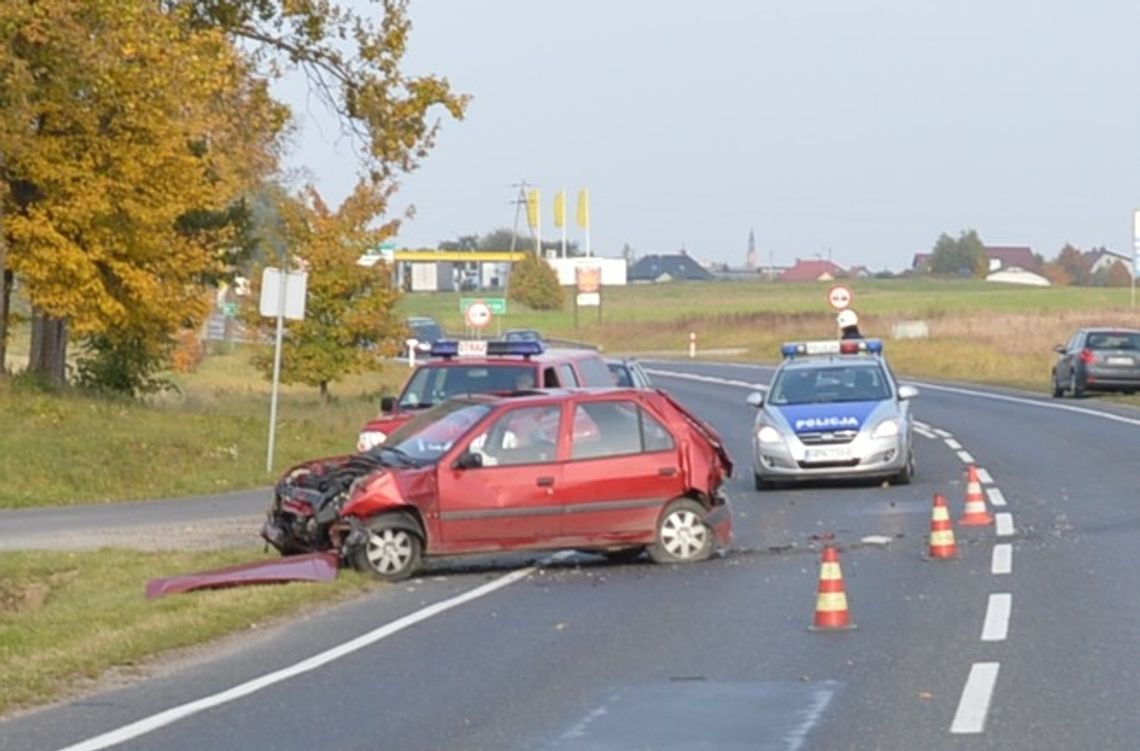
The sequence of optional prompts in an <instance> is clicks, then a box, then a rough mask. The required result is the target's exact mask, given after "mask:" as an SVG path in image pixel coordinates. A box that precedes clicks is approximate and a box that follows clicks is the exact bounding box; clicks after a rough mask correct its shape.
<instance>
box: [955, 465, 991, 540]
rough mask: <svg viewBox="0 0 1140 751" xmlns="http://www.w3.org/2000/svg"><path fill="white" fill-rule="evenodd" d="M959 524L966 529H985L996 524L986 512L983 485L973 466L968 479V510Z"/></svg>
mask: <svg viewBox="0 0 1140 751" xmlns="http://www.w3.org/2000/svg"><path fill="white" fill-rule="evenodd" d="M958 523H959V524H961V525H962V526H964V527H984V526H986V525H987V524H993V523H994V518H993V517H992V516H990V512H989V511H987V510H986V497H985V496H984V495H983V494H982V483H981V482H979V481H978V470H977V468H976V467H975V466H974V465H973V464H971V465H970V471H969V474H968V475H967V478H966V510H965V512H964V513H963V514H962V518H961V519H959V520H958Z"/></svg>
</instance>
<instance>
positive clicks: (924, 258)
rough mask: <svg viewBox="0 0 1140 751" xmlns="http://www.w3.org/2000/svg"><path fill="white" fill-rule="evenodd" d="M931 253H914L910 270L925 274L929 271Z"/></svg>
mask: <svg viewBox="0 0 1140 751" xmlns="http://www.w3.org/2000/svg"><path fill="white" fill-rule="evenodd" d="M933 256H934V254H933V253H915V254H914V258H912V259H911V262H910V270H911V271H917V272H919V273H921V274H925V273H927V272H929V271H930V259H931V258H932V257H933Z"/></svg>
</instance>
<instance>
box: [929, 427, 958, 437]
mask: <svg viewBox="0 0 1140 751" xmlns="http://www.w3.org/2000/svg"><path fill="white" fill-rule="evenodd" d="M934 432H935V433H937V434H938V437H939V438H953V437H954V434H953V433H951V432H950V431H948V430H943V429H942V428H935V429H934Z"/></svg>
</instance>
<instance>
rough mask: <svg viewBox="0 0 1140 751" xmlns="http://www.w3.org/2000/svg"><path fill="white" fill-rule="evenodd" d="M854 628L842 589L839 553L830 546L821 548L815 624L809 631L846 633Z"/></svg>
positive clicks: (844, 592) (845, 594)
mask: <svg viewBox="0 0 1140 751" xmlns="http://www.w3.org/2000/svg"><path fill="white" fill-rule="evenodd" d="M853 628H855V624H854V623H852V622H851V614H850V613H849V612H847V590H846V589H844V587H843V569H842V568H840V566H839V551H837V550H836V549H835V548H833V547H832V546H830V545H826V546H824V548H823V557H822V558H821V559H820V564H819V595H818V596H817V597H816V601H815V622H814V623H813V624H812V625H811V626H808V630H809V631H848V630H850V629H853Z"/></svg>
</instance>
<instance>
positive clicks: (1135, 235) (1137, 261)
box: [1132, 209, 1140, 308]
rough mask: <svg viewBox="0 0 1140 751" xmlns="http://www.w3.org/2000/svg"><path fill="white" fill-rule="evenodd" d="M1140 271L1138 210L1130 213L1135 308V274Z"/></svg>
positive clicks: (1134, 300) (1134, 302)
mask: <svg viewBox="0 0 1140 751" xmlns="http://www.w3.org/2000/svg"><path fill="white" fill-rule="evenodd" d="M1138 269H1140V209H1137V210H1136V211H1134V212H1132V307H1133V308H1135V307H1136V272H1137V270H1138Z"/></svg>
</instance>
